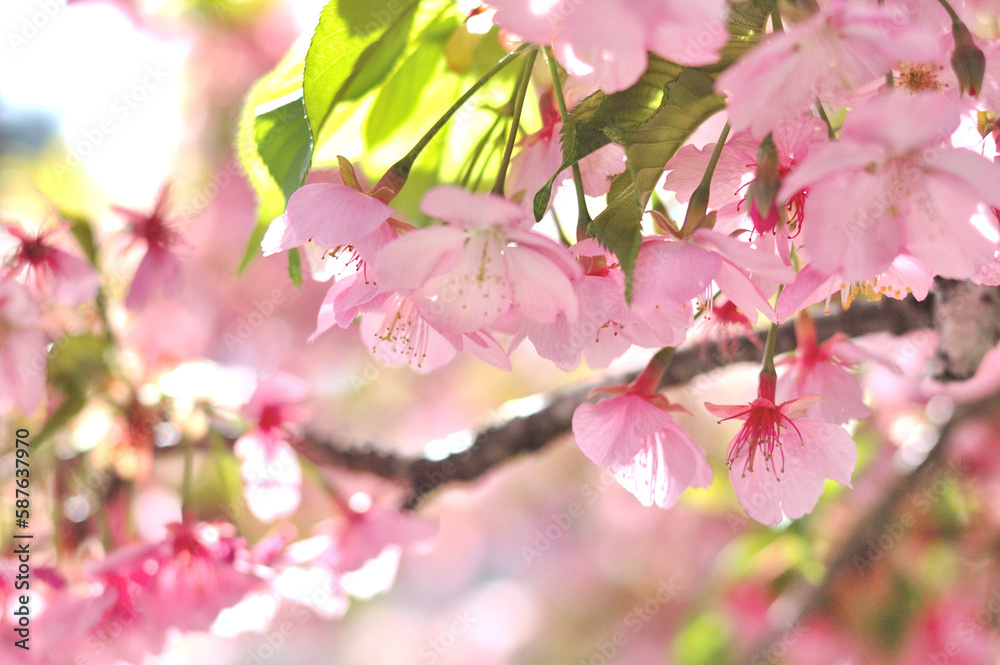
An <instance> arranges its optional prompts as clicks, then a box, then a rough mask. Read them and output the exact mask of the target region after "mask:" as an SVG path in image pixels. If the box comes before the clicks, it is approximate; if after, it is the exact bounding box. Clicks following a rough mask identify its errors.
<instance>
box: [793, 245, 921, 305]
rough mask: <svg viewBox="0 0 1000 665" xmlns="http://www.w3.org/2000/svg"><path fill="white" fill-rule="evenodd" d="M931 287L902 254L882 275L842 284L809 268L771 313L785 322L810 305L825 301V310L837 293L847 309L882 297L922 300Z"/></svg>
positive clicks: (835, 277) (836, 277)
mask: <svg viewBox="0 0 1000 665" xmlns="http://www.w3.org/2000/svg"><path fill="white" fill-rule="evenodd" d="M803 254H805V252H803ZM933 283H934V275H933V274H932V273H931V272H930V271H929V270H927V268H925V267H924V266H923V265H922V264H921V263H920V262H919V261H917V260H916V259H913V258H912V257H909V256H906V255H905V254H901V255H899V256H897V257H896V258H895V259H894V260H893V262H892V263H890V264H889V267H888V268H887V269H886V271H885V272H883V273H880V274H878V275H875V276H874V277H872V278H871V279H866V280H860V281H857V282H845V281H844V279H843V277H842V276H841V274H840V273H835V274H833V275H830V276H828V275H825V274H823V273H822V272H821V271H819V270H817V269H816V268H815V267H813V266H812V265H811V264H810V265H807V266H806V267H805V268H804V269H802V270H801V271H800V272H799V273H798V274H797V275H796V276H795V281H793V282H792V283H791V284H789V285H788V286H786V287H785V289H784V290H783V291H782V292H781V295H780V296H778V302H777V303H775V306H774V310H775V312H776V313H777V314H778V321H785V320H787V319H788V318H789V317H791V316H793V315H794V314H795V313H796V312H798V311H799V310H801V309H803V308H805V307H808V306H809V305H811V304H813V303H817V302H822V301H823V300H825V301H826V303H827V307H829V303H830V299H831V297H832V296H833V294H834V293H836V292H839V293H840V302H841V305H842V306H843V307H845V308H846V307H850V306H851V303H852V302H854V300H855V299H856V298H858V297H864V298H868V299H870V300H878V299H879V298H881V297H882V296H886V297H889V298H895V299H897V300H900V299H902V298H905V297H906V296H907V295H909V294H913V297H914V298H916V299H917V300H923V299H924V298H926V297H927V294H928V293H929V292H930V288H931V285H932V284H933Z"/></svg>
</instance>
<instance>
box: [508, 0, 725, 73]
mask: <svg viewBox="0 0 1000 665" xmlns="http://www.w3.org/2000/svg"><path fill="white" fill-rule="evenodd" d="M489 4H490V5H492V6H494V7H496V8H497V13H496V15H495V16H494V17H493V22H494V23H496V24H497V25H498V26H500V27H501V28H503V29H504V30H507V31H510V32H513V33H515V34H516V35H518V36H519V37H521V38H522V39H524V40H526V41H529V42H533V43H535V44H552V46H553V49H554V50H555V54H556V57H557V58H558V60H559V62H560V64H562V66H563V67H565V68H566V71H567V72H569V73H570V74H572V75H573V76H577V77H583V78H587V79H589V80H592V81H593V84H594V85H595V87H598V88H600V89H601V90H604V91H605V92H608V93H612V92H618V91H619V90H624V89H625V88H628V87H629V86H631V85H632V84H633V83H635V82H636V81H637V80H638V79H639V77H640V76H641V75H642V73H643V71H645V69H646V65H647V62H648V60H647V55H646V52H647V51H652V52H653V53H655V54H656V55H659V56H662V57H664V58H666V59H667V60H672V61H674V62H677V63H679V64H682V65H692V66H697V65H707V64H711V63H713V62H717V61H718V59H719V49H720V48H722V46H723V45H724V44H725V43H726V42H727V41H728V39H729V31H728V29H727V27H726V14H727V9H728V8H727V6H726V3H725V2H722V1H721V0H707V1H704V2H699V1H698V0H652V1H650V0H604V1H603V2H579V1H576V0H548V1H546V2H536V1H532V0H491V1H490V3H489Z"/></svg>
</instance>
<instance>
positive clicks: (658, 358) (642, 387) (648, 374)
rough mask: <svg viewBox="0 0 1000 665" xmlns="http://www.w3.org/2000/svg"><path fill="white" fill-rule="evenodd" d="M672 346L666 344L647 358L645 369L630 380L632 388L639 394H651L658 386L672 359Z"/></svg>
mask: <svg viewBox="0 0 1000 665" xmlns="http://www.w3.org/2000/svg"><path fill="white" fill-rule="evenodd" d="M674 351H675V349H674V347H672V346H668V347H665V348H662V349H660V350H659V351H657V352H656V355H655V356H653V357H652V358H650V359H649V363H648V364H647V365H646V369H644V370H642V373H641V374H639V376H638V377H637V378H636V380H635V381H633V382H632V388H634V389H635V391H636V392H637V393H638V394H640V395H652V394H654V393H655V392H656V391H657V389H659V387H660V381H661V380H662V379H663V375H664V374H665V373H666V371H667V368H668V367H670V362H671V361H672V360H673V359H674Z"/></svg>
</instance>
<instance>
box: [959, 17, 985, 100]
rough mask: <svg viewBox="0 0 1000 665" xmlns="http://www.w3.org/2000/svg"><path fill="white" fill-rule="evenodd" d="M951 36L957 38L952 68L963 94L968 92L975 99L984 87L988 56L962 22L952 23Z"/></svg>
mask: <svg viewBox="0 0 1000 665" xmlns="http://www.w3.org/2000/svg"><path fill="white" fill-rule="evenodd" d="M951 34H952V35H953V36H954V38H955V52H954V53H953V54H952V55H951V67H952V69H954V70H955V75H956V76H958V85H959V87H960V88H961V89H962V94H965V93H966V92H968V93H969V94H970V95H972V96H973V97H978V96H979V91H980V89H982V86H983V74H984V73H985V71H986V56H985V55H983V52H982V50H980V48H979V47H978V46H976V44H975V42H974V41H972V34H971V33H970V32H969V29H968V28H967V27H965V24H964V23H962V22H961V21H953V22H952V24H951Z"/></svg>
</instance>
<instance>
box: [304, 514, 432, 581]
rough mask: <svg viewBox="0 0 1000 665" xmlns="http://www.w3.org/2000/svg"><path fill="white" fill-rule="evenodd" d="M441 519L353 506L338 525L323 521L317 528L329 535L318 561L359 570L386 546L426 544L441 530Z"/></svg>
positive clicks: (424, 545)
mask: <svg viewBox="0 0 1000 665" xmlns="http://www.w3.org/2000/svg"><path fill="white" fill-rule="evenodd" d="M438 529H439V527H438V523H437V522H435V521H432V520H429V519H427V518H424V517H420V516H419V515H416V514H414V513H411V512H404V511H400V510H396V509H393V508H387V507H383V506H379V505H372V506H370V507H369V508H368V509H367V510H364V511H355V510H351V511H349V512H348V513H347V521H346V523H345V524H341V525H339V526H337V525H334V524H333V523H326V524H324V525H321V526H320V527H319V528H318V529H317V532H318V533H320V534H326V537H329V544H328V547H327V548H326V549H325V550H324V551H323V552H322V554H320V556H319V557H318V558H317V562H319V563H322V564H323V565H325V566H327V567H329V568H330V569H331V570H335V571H338V572H341V573H346V572H350V571H352V570H357V569H359V568H361V567H362V566H364V565H365V564H366V563H368V562H369V561H371V560H372V559H374V558H375V557H377V556H378V555H379V554H381V553H382V551H383V550H385V549H386V548H387V547H394V548H398V549H405V550H408V549H412V548H421V547H427V546H428V545H430V544H431V543H432V542H433V541H434V540H435V539H436V538H437V534H438Z"/></svg>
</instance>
